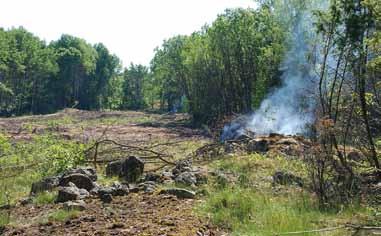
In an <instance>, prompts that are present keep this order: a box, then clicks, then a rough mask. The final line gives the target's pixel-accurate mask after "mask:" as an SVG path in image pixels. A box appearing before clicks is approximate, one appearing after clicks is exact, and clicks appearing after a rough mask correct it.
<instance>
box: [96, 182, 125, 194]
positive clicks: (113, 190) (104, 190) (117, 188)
mask: <svg viewBox="0 0 381 236" xmlns="http://www.w3.org/2000/svg"><path fill="white" fill-rule="evenodd" d="M129 192H130V191H129V187H128V185H125V184H120V183H114V184H113V185H112V186H110V187H100V188H99V189H98V192H97V194H98V196H99V197H101V196H102V195H106V194H110V195H112V196H125V195H128V193H129Z"/></svg>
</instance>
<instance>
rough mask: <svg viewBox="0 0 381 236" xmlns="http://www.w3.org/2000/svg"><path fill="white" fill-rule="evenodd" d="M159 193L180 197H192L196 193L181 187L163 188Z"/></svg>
mask: <svg viewBox="0 0 381 236" xmlns="http://www.w3.org/2000/svg"><path fill="white" fill-rule="evenodd" d="M160 194H167V195H174V196H176V197H177V198H180V199H186V198H190V199H193V198H195V197H196V193H195V192H193V191H189V190H186V189H182V188H170V189H163V190H161V191H160Z"/></svg>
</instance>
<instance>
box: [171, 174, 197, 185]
mask: <svg viewBox="0 0 381 236" xmlns="http://www.w3.org/2000/svg"><path fill="white" fill-rule="evenodd" d="M175 182H176V183H179V184H185V185H196V184H197V178H196V176H195V175H194V174H193V173H191V172H183V173H181V174H179V175H178V176H177V177H176V178H175Z"/></svg>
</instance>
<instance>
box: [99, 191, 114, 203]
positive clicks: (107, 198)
mask: <svg viewBox="0 0 381 236" xmlns="http://www.w3.org/2000/svg"><path fill="white" fill-rule="evenodd" d="M99 199H101V201H102V202H103V203H111V202H112V196H111V194H109V193H106V194H101V195H99Z"/></svg>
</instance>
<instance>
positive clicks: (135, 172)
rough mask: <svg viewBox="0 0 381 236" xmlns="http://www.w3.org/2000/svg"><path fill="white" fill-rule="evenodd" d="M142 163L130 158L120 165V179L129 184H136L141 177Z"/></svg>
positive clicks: (132, 157)
mask: <svg viewBox="0 0 381 236" xmlns="http://www.w3.org/2000/svg"><path fill="white" fill-rule="evenodd" d="M143 171H144V162H143V161H142V160H140V159H139V158H137V157H134V156H130V157H129V158H128V159H126V160H125V161H124V162H123V164H122V170H121V174H120V177H122V178H123V179H124V180H126V181H127V182H129V183H135V182H137V181H138V180H139V179H140V177H141V176H142V175H143Z"/></svg>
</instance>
